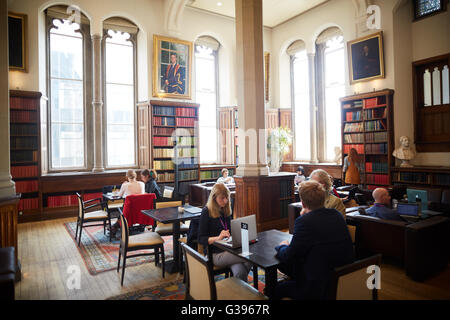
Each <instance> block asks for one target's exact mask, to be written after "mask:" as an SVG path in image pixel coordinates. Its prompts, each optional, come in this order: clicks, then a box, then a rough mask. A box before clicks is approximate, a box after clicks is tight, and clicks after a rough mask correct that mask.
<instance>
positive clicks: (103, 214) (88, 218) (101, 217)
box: [75, 192, 111, 246]
mask: <svg viewBox="0 0 450 320" xmlns="http://www.w3.org/2000/svg"><path fill="white" fill-rule="evenodd" d="M76 194H77V197H78V218H77V229H76V231H75V240H77V235H78V227H79V228H80V235H79V238H78V246H80V242H81V233H82V232H83V227H85V228H86V227H94V226H101V225H103V233H104V234H106V222H108V223H109V227H110V228H111V217H110V215H109V213H108V204H107V203H106V202H104V201H102V198H96V199H92V200H87V201H83V198H82V197H81V195H80V194H79V193H78V192H77V193H76ZM95 201H99V202H97V203H94V204H91V205H88V206H86V205H87V204H90V203H93V202H95ZM98 207H100V208H101V209H100V210H95V211H87V210H90V209H93V208H98ZM98 221H101V222H102V224H91V223H92V222H98ZM85 223H89V224H88V225H85ZM109 241H111V233H110V234H109Z"/></svg>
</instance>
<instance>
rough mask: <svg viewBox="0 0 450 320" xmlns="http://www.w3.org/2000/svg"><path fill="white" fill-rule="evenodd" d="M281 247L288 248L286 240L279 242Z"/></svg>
mask: <svg viewBox="0 0 450 320" xmlns="http://www.w3.org/2000/svg"><path fill="white" fill-rule="evenodd" d="M283 245H285V246H288V245H289V241H287V240H284V241H281V242H280V246H283Z"/></svg>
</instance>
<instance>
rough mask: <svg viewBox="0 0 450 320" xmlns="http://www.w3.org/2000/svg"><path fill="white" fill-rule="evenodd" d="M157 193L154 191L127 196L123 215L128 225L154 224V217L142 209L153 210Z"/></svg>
mask: <svg viewBox="0 0 450 320" xmlns="http://www.w3.org/2000/svg"><path fill="white" fill-rule="evenodd" d="M155 199H156V195H155V194H154V193H144V194H134V195H129V196H127V197H126V198H125V203H124V205H123V215H124V216H125V218H126V219H127V221H128V225H129V226H132V225H134V224H136V223H137V224H141V225H147V226H153V223H154V221H153V219H152V218H150V217H148V216H146V215H145V214H143V213H142V212H141V211H142V210H151V209H153V207H154V201H155Z"/></svg>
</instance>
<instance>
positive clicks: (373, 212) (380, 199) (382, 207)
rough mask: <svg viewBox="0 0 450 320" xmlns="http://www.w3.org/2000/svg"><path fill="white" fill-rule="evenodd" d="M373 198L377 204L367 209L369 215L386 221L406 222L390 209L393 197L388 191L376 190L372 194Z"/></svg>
mask: <svg viewBox="0 0 450 320" xmlns="http://www.w3.org/2000/svg"><path fill="white" fill-rule="evenodd" d="M372 197H373V199H374V200H375V204H374V205H373V206H372V207H370V208H369V209H366V214H367V215H369V216H371V217H377V218H380V219H385V220H395V221H403V222H405V221H406V220H405V219H403V218H402V217H401V216H400V215H399V214H398V213H397V212H395V211H394V210H392V209H391V208H389V205H390V204H391V196H390V195H389V192H388V191H387V190H386V189H384V188H376V189H375V190H373V192H372Z"/></svg>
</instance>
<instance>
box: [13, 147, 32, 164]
mask: <svg viewBox="0 0 450 320" xmlns="http://www.w3.org/2000/svg"><path fill="white" fill-rule="evenodd" d="M32 161H38V152H37V151H31V150H30V151H28V150H27V151H25V150H11V162H12V164H14V162H32Z"/></svg>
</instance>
